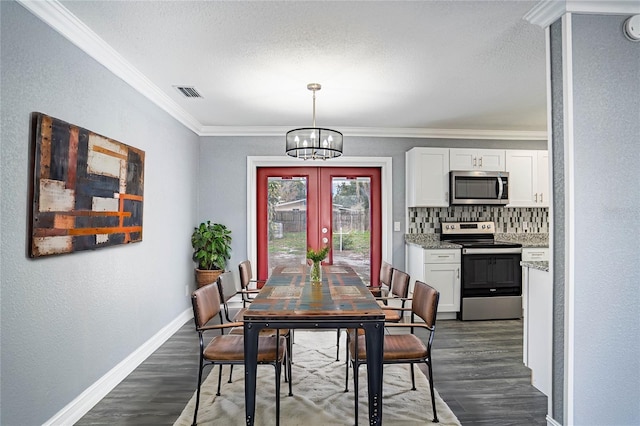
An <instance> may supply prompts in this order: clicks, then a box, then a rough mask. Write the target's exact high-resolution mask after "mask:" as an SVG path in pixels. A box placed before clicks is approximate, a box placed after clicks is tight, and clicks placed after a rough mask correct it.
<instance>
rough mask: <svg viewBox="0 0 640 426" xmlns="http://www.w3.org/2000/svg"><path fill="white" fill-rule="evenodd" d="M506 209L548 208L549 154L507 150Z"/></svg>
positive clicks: (545, 152) (546, 152)
mask: <svg viewBox="0 0 640 426" xmlns="http://www.w3.org/2000/svg"><path fill="white" fill-rule="evenodd" d="M506 166H507V172H509V204H508V205H507V207H549V152H548V151H528V150H507V151H506Z"/></svg>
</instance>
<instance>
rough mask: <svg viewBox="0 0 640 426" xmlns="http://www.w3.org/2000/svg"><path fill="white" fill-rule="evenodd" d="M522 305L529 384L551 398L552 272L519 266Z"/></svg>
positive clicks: (525, 358)
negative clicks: (529, 373)
mask: <svg viewBox="0 0 640 426" xmlns="http://www.w3.org/2000/svg"><path fill="white" fill-rule="evenodd" d="M522 275H523V276H522V292H523V307H524V316H523V318H524V340H523V360H524V364H525V365H526V366H527V367H529V368H530V369H531V384H532V385H533V386H535V387H536V388H537V389H538V390H540V391H541V392H542V393H544V394H545V395H547V396H548V397H549V400H551V386H552V384H551V359H552V339H553V335H552V326H553V288H552V281H551V274H550V273H549V272H547V271H542V270H538V269H535V268H529V267H523V268H522Z"/></svg>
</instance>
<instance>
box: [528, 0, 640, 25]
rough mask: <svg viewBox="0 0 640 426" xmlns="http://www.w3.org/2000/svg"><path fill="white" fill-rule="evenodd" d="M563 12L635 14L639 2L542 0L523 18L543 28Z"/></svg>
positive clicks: (638, 8) (624, 0) (638, 11)
mask: <svg viewBox="0 0 640 426" xmlns="http://www.w3.org/2000/svg"><path fill="white" fill-rule="evenodd" d="M565 13H585V14H601V15H627V14H629V15H635V14H638V13H640V2H637V1H629V0H597V1H596V0H543V1H541V2H540V3H538V4H537V5H535V6H534V7H533V8H532V9H531V10H530V11H529V12H527V14H526V15H524V17H523V19H524V20H526V21H528V22H530V23H532V24H534V25H538V26H540V27H543V28H545V27H548V26H549V25H551V24H552V23H554V22H555V21H557V20H558V19H560V17H561V16H562V15H564V14H565Z"/></svg>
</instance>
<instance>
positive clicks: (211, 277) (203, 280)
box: [196, 268, 224, 287]
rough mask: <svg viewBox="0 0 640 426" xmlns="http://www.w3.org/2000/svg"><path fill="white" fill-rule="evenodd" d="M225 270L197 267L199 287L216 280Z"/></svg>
mask: <svg viewBox="0 0 640 426" xmlns="http://www.w3.org/2000/svg"><path fill="white" fill-rule="evenodd" d="M223 272H224V271H223V270H222V269H197V268H196V282H197V283H198V287H202V286H205V285H207V284H211V283H214V282H216V280H217V279H218V277H219V276H220V274H222V273H223Z"/></svg>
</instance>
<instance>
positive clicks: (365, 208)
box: [331, 177, 371, 284]
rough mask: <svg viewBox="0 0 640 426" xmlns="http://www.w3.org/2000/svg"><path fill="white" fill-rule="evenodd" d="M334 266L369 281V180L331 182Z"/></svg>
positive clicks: (335, 178)
mask: <svg viewBox="0 0 640 426" xmlns="http://www.w3.org/2000/svg"><path fill="white" fill-rule="evenodd" d="M331 188H332V197H331V199H332V205H333V213H332V225H331V227H332V231H333V264H334V265H347V266H351V267H352V268H354V269H355V271H356V272H357V273H358V274H359V275H360V276H361V277H362V280H363V281H365V282H366V283H367V284H369V282H370V281H371V274H370V263H371V220H370V219H371V214H370V210H369V205H370V200H371V196H370V194H371V189H370V188H371V179H370V178H364V177H362V178H357V179H348V178H343V177H334V178H333V179H332V184H331Z"/></svg>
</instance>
